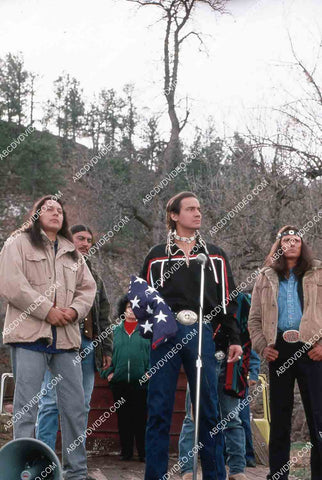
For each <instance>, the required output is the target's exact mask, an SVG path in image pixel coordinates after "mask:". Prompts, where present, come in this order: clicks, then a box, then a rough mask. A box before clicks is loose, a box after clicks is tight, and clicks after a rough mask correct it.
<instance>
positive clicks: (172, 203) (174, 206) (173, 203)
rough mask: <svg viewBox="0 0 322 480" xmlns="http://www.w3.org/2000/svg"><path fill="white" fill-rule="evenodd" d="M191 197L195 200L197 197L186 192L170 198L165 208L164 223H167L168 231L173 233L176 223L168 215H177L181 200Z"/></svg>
mask: <svg viewBox="0 0 322 480" xmlns="http://www.w3.org/2000/svg"><path fill="white" fill-rule="evenodd" d="M191 197H193V198H197V196H196V195H195V194H194V193H192V192H187V191H186V192H180V193H177V195H175V196H174V197H172V198H170V200H169V201H168V203H167V208H166V212H167V218H166V223H167V229H168V230H171V231H173V230H175V229H176V222H175V221H174V220H172V218H171V215H170V214H171V213H177V214H179V213H180V208H181V200H183V199H184V198H191Z"/></svg>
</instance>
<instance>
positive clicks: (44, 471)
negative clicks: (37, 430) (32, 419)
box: [0, 438, 63, 480]
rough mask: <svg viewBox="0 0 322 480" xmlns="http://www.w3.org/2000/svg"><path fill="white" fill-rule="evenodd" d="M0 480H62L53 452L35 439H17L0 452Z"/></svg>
mask: <svg viewBox="0 0 322 480" xmlns="http://www.w3.org/2000/svg"><path fill="white" fill-rule="evenodd" d="M0 480H63V472H62V468H61V465H60V462H59V460H58V457H57V455H56V454H55V452H54V451H53V450H52V449H51V448H50V447H48V446H47V445H46V444H45V443H43V442H41V441H40V440H36V439H35V438H18V439H17V440H12V441H11V442H8V443H7V444H6V445H4V447H2V449H1V450H0Z"/></svg>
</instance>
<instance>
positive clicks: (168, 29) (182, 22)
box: [127, 0, 227, 242]
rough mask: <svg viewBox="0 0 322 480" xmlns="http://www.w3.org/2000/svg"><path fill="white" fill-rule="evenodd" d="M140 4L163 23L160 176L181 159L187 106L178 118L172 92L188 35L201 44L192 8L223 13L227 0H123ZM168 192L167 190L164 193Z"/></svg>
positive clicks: (157, 234) (158, 210)
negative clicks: (165, 127)
mask: <svg viewBox="0 0 322 480" xmlns="http://www.w3.org/2000/svg"><path fill="white" fill-rule="evenodd" d="M127 1H129V2H132V3H136V4H138V5H139V6H140V7H146V6H152V7H156V8H158V9H159V10H160V12H161V20H163V22H164V24H165V34H164V41H163V67H164V83H163V86H164V89H163V94H164V96H165V99H166V102H167V107H168V115H169V119H170V124H171V131H170V138H169V141H168V142H167V144H166V147H165V150H164V152H163V155H162V156H160V159H161V161H160V162H158V169H157V172H158V177H159V178H161V177H163V176H164V175H165V174H166V173H167V172H169V171H171V168H173V167H175V166H176V165H178V164H179V163H180V160H181V158H182V153H181V148H180V133H181V132H182V130H183V128H184V127H185V126H186V124H187V121H188V117H189V113H190V112H189V107H188V104H187V102H186V111H185V114H184V116H183V118H182V119H180V118H179V114H178V102H177V101H176V93H177V86H178V78H179V64H180V53H181V50H182V47H183V45H184V43H185V42H186V40H187V39H188V38H189V37H196V38H197V39H198V40H199V42H201V43H202V36H201V34H200V33H199V32H196V31H194V30H193V28H192V27H191V28H189V26H190V23H191V20H192V18H193V14H194V12H195V10H196V8H197V7H198V5H199V6H201V5H202V4H203V5H206V6H208V7H209V8H210V10H212V11H213V12H219V13H223V12H224V8H225V5H226V3H227V0H127ZM168 194H169V192H168ZM163 203H164V201H163V198H162V195H158V197H157V198H156V199H155V201H154V203H153V215H152V217H153V222H152V224H153V240H154V242H158V241H160V239H161V237H162V235H163V230H164V223H163Z"/></svg>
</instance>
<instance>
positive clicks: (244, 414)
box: [239, 387, 255, 462]
mask: <svg viewBox="0 0 322 480" xmlns="http://www.w3.org/2000/svg"><path fill="white" fill-rule="evenodd" d="M247 395H248V387H247V388H246V393H245V398H247ZM239 417H240V419H241V421H242V424H243V428H244V432H245V439H246V462H249V461H255V452H254V446H253V437H252V429H251V426H250V406H249V403H248V404H247V405H246V407H245V408H243V409H242V410H241V411H240V412H239Z"/></svg>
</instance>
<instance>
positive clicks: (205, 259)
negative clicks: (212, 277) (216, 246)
mask: <svg viewBox="0 0 322 480" xmlns="http://www.w3.org/2000/svg"><path fill="white" fill-rule="evenodd" d="M196 260H197V262H198V263H199V264H200V265H204V266H205V265H206V263H207V262H208V257H207V255H205V254H204V253H199V254H198V255H197V258H196Z"/></svg>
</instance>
